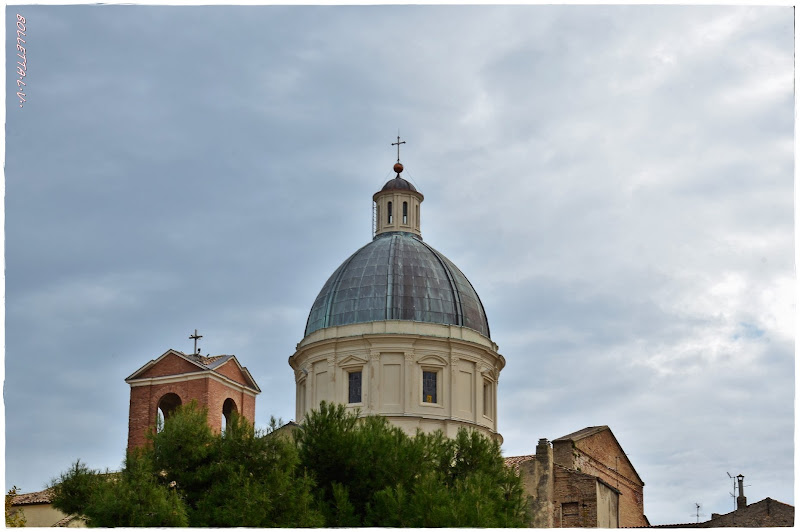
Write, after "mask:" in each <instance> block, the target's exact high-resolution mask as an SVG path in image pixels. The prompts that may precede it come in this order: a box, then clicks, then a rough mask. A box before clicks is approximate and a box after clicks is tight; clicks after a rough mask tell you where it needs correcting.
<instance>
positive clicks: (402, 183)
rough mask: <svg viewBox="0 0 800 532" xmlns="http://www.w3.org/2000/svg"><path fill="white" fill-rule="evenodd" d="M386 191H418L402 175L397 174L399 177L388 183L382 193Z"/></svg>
mask: <svg viewBox="0 0 800 532" xmlns="http://www.w3.org/2000/svg"><path fill="white" fill-rule="evenodd" d="M401 170H402V167H401ZM384 190H410V191H411V192H417V189H416V188H414V185H412V184H411V183H409V182H408V181H406V180H405V179H403V178H402V177H400V174H397V177H395V178H394V179H390V180H389V181H387V182H386V184H385V185H383V188H382V189H381V192H383V191H384Z"/></svg>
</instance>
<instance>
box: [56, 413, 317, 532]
mask: <svg viewBox="0 0 800 532" xmlns="http://www.w3.org/2000/svg"><path fill="white" fill-rule="evenodd" d="M206 416H207V413H206V412H205V410H202V409H199V408H197V406H196V405H195V404H189V405H187V406H185V407H182V408H179V409H178V410H177V411H176V412H175V413H174V414H173V415H171V416H170V418H169V419H168V420H166V422H165V423H164V426H163V430H161V431H158V432H156V433H154V434H152V435H151V437H150V440H151V441H150V445H148V446H147V447H145V448H143V449H137V450H135V451H134V452H130V453H128V455H127V457H126V459H125V464H124V467H123V469H122V471H121V472H120V473H117V474H113V475H101V474H99V473H98V472H97V471H92V470H90V469H88V468H87V467H86V466H85V465H83V464H81V463H80V461H78V462H77V463H76V464H75V465H74V466H73V467H72V468H71V469H70V470H69V471H68V472H66V473H64V474H62V475H61V477H60V478H59V479H58V480H57V481H55V482H54V483H53V489H54V491H55V495H56V496H55V500H54V506H55V507H56V508H59V509H61V510H62V511H64V512H66V513H70V514H80V515H84V516H86V518H87V525H89V526H109V527H110V526H151V527H153V526H170V527H174V526H187V525H188V526H193V527H203V526H214V527H232V526H247V527H275V526H281V527H288V526H321V525H322V523H323V521H322V516H321V514H320V513H319V512H318V511H317V509H316V505H315V504H314V501H313V499H312V495H311V487H312V480H311V478H310V477H309V476H308V475H306V474H305V473H304V472H303V471H302V470H300V469H299V468H298V463H299V459H298V455H297V449H296V446H295V444H294V442H293V440H291V439H287V438H280V437H271V436H270V433H271V432H272V431H273V430H274V428H275V427H276V422H274V421H273V423H272V424H271V427H270V429H268V430H267V431H264V432H257V431H255V430H253V427H252V426H251V425H250V424H249V423H248V422H247V421H246V420H244V419H243V418H240V417H237V416H234V417H233V419H231V421H230V423H228V426H227V428H226V430H225V432H224V433H222V434H214V433H212V431H211V430H210V428H209V427H208V423H207V419H206Z"/></svg>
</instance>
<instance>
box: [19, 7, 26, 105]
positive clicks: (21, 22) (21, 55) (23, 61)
mask: <svg viewBox="0 0 800 532" xmlns="http://www.w3.org/2000/svg"><path fill="white" fill-rule="evenodd" d="M26 31H27V28H26V26H25V17H23V16H22V15H20V14H19V13H17V57H19V58H20V59H21V61H17V75H18V76H19V78H18V79H17V89H18V90H17V98H19V106H20V107H22V104H24V103H25V87H27V85H26V84H25V76H27V75H28V56H27V54H26V53H25V47H24V46H23V44H25V39H24V37H26V36H27V34H26Z"/></svg>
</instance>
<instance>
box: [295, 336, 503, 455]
mask: <svg viewBox="0 0 800 532" xmlns="http://www.w3.org/2000/svg"><path fill="white" fill-rule="evenodd" d="M289 364H290V365H291V367H292V368H293V369H294V370H295V382H296V386H297V400H296V420H297V422H298V423H302V420H303V418H304V417H305V414H306V412H308V411H309V410H310V409H313V408H316V407H317V406H318V405H319V403H320V402H321V401H328V402H334V403H342V404H345V405H346V406H347V408H348V409H351V410H358V411H359V412H360V413H361V414H362V415H369V414H377V415H382V416H385V417H387V418H388V419H389V421H390V422H391V423H393V424H394V425H397V426H399V427H401V428H403V429H404V430H405V431H406V432H407V433H409V434H414V433H415V432H416V430H417V429H422V430H423V431H425V432H433V431H435V430H437V429H441V430H442V431H443V432H444V433H445V435H447V436H449V437H453V436H455V435H456V433H457V431H458V428H459V427H466V428H470V429H476V430H479V431H480V432H482V433H484V434H486V435H487V436H489V437H491V438H494V439H497V440H499V441H500V442H501V443H502V437H501V436H500V434H499V433H498V432H497V385H498V380H499V376H500V371H501V370H502V369H503V367H504V366H505V359H504V358H503V356H502V355H500V354H499V353H498V352H497V344H495V343H494V342H492V341H491V339H489V338H487V337H485V336H483V335H482V334H480V333H478V332H476V331H474V330H472V329H469V328H466V327H460V326H457V325H441V324H435V323H423V322H417V321H401V320H388V321H374V322H367V323H357V324H352V325H343V326H338V327H328V328H325V329H320V330H318V331H315V332H314V333H312V334H310V335H308V336H307V337H305V338H304V339H303V340H302V341H301V342H300V343H299V344H297V351H296V352H295V353H294V355H292V356H291V357H290V358H289ZM351 373H361V377H360V394H357V393H354V395H353V396H351V388H353V392H358V389H357V383H355V382H351V381H357V380H358V377H357V376H355V377H350V374H351ZM424 373H428V379H429V386H428V388H427V389H426V394H423V374H424ZM431 376H433V377H431ZM434 381H435V390H433V391H432V388H431V385H433V384H434ZM351 399H353V400H354V401H353V402H350V400H351ZM355 399H360V400H355Z"/></svg>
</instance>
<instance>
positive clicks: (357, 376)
mask: <svg viewBox="0 0 800 532" xmlns="http://www.w3.org/2000/svg"><path fill="white" fill-rule="evenodd" d="M348 376H349V381H350V382H349V391H350V393H349V395H348V399H347V402H348V403H360V402H361V372H360V371H359V372H354V373H348Z"/></svg>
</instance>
